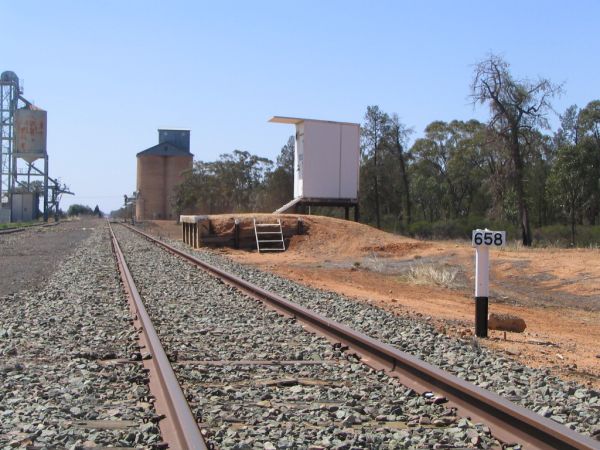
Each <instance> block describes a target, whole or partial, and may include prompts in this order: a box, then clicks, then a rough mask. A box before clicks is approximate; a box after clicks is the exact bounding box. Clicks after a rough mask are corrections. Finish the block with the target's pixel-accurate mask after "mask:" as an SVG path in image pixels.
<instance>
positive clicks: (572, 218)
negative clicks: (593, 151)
mask: <svg viewBox="0 0 600 450" xmlns="http://www.w3.org/2000/svg"><path fill="white" fill-rule="evenodd" d="M586 159H587V158H586V155H585V152H583V151H582V150H581V148H580V147H578V146H576V145H569V146H565V147H562V148H561V149H560V150H559V151H558V155H557V157H556V161H555V163H554V167H553V168H552V171H551V173H550V179H549V186H550V190H551V192H552V194H553V197H554V198H555V201H556V202H557V203H558V205H559V206H560V207H561V208H562V210H563V211H564V212H565V213H566V215H567V216H568V218H569V223H570V225H571V244H572V245H575V223H576V214H577V210H578V209H579V208H581V206H582V203H583V199H584V196H585V183H586V177H585V176H582V175H583V172H584V171H585V167H586V163H587V161H586Z"/></svg>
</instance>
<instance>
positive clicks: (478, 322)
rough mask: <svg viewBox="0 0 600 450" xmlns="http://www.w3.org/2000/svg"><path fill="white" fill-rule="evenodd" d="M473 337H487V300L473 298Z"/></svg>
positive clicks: (485, 298) (484, 298)
mask: <svg viewBox="0 0 600 450" xmlns="http://www.w3.org/2000/svg"><path fill="white" fill-rule="evenodd" d="M475 336H477V337H481V338H486V337H487V336H488V298H487V297H475Z"/></svg>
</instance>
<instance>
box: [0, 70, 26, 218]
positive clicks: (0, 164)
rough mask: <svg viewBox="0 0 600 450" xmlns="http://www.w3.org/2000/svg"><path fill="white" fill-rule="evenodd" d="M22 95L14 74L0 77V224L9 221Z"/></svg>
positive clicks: (10, 73) (5, 74) (4, 73)
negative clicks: (18, 114)
mask: <svg viewBox="0 0 600 450" xmlns="http://www.w3.org/2000/svg"><path fill="white" fill-rule="evenodd" d="M22 93H23V91H22V90H21V88H20V86H19V78H18V77H17V74H16V73H14V72H10V71H7V72H2V74H1V75H0V222H7V221H9V220H10V207H11V201H10V200H11V198H10V192H11V189H12V185H13V181H12V176H13V168H12V163H13V147H14V140H15V111H16V110H17V106H18V102H19V96H20V95H21V94H22Z"/></svg>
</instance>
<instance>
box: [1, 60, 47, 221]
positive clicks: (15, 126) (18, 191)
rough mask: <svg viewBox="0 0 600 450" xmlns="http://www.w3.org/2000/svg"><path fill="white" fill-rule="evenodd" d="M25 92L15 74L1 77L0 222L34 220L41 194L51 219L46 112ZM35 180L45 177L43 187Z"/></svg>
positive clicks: (45, 217) (45, 214) (45, 212)
mask: <svg viewBox="0 0 600 450" xmlns="http://www.w3.org/2000/svg"><path fill="white" fill-rule="evenodd" d="M22 93H23V89H22V87H21V86H20V83H19V78H18V77H17V75H16V74H15V73H14V72H11V71H6V72H2V74H0V222H7V221H12V222H19V221H29V220H33V219H35V218H36V217H37V211H38V195H39V194H40V193H41V194H42V195H43V196H44V220H48V153H47V151H46V129H47V119H46V117H47V116H46V111H44V110H42V109H40V108H37V107H36V106H34V105H33V104H32V103H31V102H29V101H28V100H27V99H25V98H24V97H23V96H22V95H21V94H22ZM38 160H43V167H38V166H37V165H36V161H38ZM36 178H42V180H41V185H42V186H41V188H40V186H39V185H38V184H37V183H35V181H36Z"/></svg>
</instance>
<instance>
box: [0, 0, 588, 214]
mask: <svg viewBox="0 0 600 450" xmlns="http://www.w3.org/2000/svg"><path fill="white" fill-rule="evenodd" d="M0 16H1V21H2V28H1V29H0V55H1V56H0V71H4V70H13V71H15V72H16V73H17V74H18V75H19V77H20V78H21V79H23V80H24V88H25V93H24V95H25V97H26V98H28V99H30V100H33V101H34V102H35V103H36V104H37V105H38V106H40V107H41V108H43V109H46V110H47V111H48V120H49V129H48V150H49V154H50V171H51V175H52V176H54V177H60V178H61V180H63V181H64V182H66V183H67V184H68V185H69V186H70V187H71V189H72V190H73V191H75V192H76V193H77V196H76V197H65V198H64V199H63V204H62V206H63V208H64V209H66V207H68V205H69V204H71V203H83V204H88V205H90V206H92V207H93V206H95V205H96V204H98V205H99V206H100V208H101V209H102V210H104V211H110V210H112V209H116V208H118V207H120V206H121V204H122V198H123V197H122V195H123V194H124V193H131V192H132V191H133V190H134V189H135V167H136V158H135V154H136V153H137V152H139V151H141V150H143V149H145V148H147V147H150V146H152V145H154V144H156V143H157V139H158V134H157V131H156V130H157V128H159V127H169V126H171V127H183V128H190V129H191V130H192V152H193V153H194V154H195V158H196V159H202V160H212V159H215V158H216V157H218V155H219V154H221V153H225V152H230V151H232V150H234V149H241V150H248V151H250V152H252V153H256V154H259V155H261V156H267V157H269V158H272V159H274V158H275V157H276V155H277V153H278V152H279V150H280V148H281V146H282V145H283V144H284V143H285V141H286V140H287V137H288V136H289V135H291V134H292V133H293V128H292V127H291V126H286V125H280V124H270V123H267V120H268V119H269V118H270V117H271V116H272V115H290V116H300V117H311V118H318V119H330V120H342V121H352V122H362V119H363V115H364V112H365V110H366V107H367V105H375V104H377V105H379V106H380V107H381V108H382V109H383V110H384V111H386V112H397V113H398V114H399V115H400V117H401V119H402V120H403V122H405V123H406V124H407V125H409V126H412V127H414V129H415V135H414V137H419V136H420V135H422V132H423V129H424V127H425V126H426V125H427V124H428V123H430V122H431V121H433V120H452V119H468V118H472V117H475V118H478V119H480V120H485V119H486V118H487V110H486V109H485V108H477V109H474V108H473V106H472V105H471V104H470V101H469V99H468V94H469V83H470V81H471V77H472V71H473V64H474V63H475V62H477V61H478V60H480V59H482V58H483V57H485V56H486V55H487V54H488V53H489V52H495V53H498V54H501V55H503V56H504V57H505V58H506V59H507V60H508V61H509V62H510V63H511V65H512V71H513V74H514V75H515V76H517V77H530V78H535V77H537V76H538V75H539V76H544V77H548V78H550V79H551V80H552V81H554V82H564V83H565V94H564V95H563V96H562V97H561V98H560V99H558V100H556V101H555V102H554V106H555V108H556V110H557V111H559V112H562V111H563V110H564V109H565V108H566V107H567V106H568V105H571V104H574V103H576V104H578V105H579V106H580V107H582V106H585V104H586V103H587V102H589V101H590V100H593V99H597V98H600V93H599V92H598V89H599V86H600V83H599V82H600V59H599V58H598V55H600V38H599V35H598V18H599V17H600V2H598V1H595V0H590V1H572V2H564V1H512V0H511V1H506V0H505V1H502V2H483V1H436V2H434V1H422V2H412V1H411V2H409V1H405V2H401V1H362V2H358V1H348V0H345V1H307V2H302V1H295V2H286V1H281V0H280V1H273V2H266V1H259V0H255V1H237V2H235V1H232V2H200V1H169V2H166V1H164V2H158V1H147V0H145V1H142V0H128V1H125V0H112V1H99V0H98V1H92V0H85V1H78V0H72V1H60V0H52V1H30V0H19V1H13V0H1V1H0ZM552 121H553V123H554V124H555V123H556V120H555V119H552Z"/></svg>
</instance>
